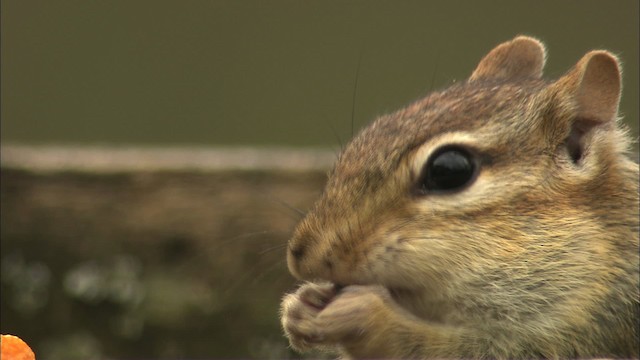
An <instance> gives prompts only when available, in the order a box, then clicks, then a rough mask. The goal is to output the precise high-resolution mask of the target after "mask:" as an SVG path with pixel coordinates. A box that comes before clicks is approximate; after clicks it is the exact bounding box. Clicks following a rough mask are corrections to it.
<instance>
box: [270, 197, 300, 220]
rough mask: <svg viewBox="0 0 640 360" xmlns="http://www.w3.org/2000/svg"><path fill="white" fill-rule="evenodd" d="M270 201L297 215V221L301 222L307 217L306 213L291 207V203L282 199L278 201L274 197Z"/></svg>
mask: <svg viewBox="0 0 640 360" xmlns="http://www.w3.org/2000/svg"><path fill="white" fill-rule="evenodd" d="M269 200H270V201H272V202H274V203H276V204H279V205H281V206H283V207H285V208H286V209H288V210H291V212H293V213H294V215H297V217H295V219H296V220H300V219H302V218H303V217H304V216H305V215H306V212H304V211H302V210H300V209H298V208H297V207H295V206H293V205H291V204H289V203H287V202H285V201H282V200H280V199H276V198H273V197H269Z"/></svg>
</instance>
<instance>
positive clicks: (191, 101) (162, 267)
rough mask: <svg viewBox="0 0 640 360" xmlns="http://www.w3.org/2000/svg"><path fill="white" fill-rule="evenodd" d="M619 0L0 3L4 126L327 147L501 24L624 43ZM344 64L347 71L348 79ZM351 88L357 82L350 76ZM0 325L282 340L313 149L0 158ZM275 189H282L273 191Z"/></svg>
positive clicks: (574, 42)
mask: <svg viewBox="0 0 640 360" xmlns="http://www.w3.org/2000/svg"><path fill="white" fill-rule="evenodd" d="M639 10H640V9H639V2H638V1H637V0H617V1H605V0H597V1H594V0H589V1H586V0H581V1H577V0H573V1H569V0H564V1H558V0H542V1H540V0H538V1H533V0H530V1H505V0H493V1H462V0H447V1H445V0H440V1H389V0H385V1H382V0H368V1H365V0H362V1H299V0H296V1H293V0H272V1H258V0H253V1H249V0H238V1H232V0H229V1H198V0H187V1H168V0H155V1H136V0H126V1H125V0H111V1H106V0H105V1H86V0H84V1H69V0H58V1H39V0H38V1H35V0H33V1H30V0H29V1H27V0H3V1H2V3H1V16H2V19H1V20H2V22H1V26H2V28H1V46H2V54H1V70H2V78H1V82H2V84H1V116H2V118H1V129H0V130H1V133H0V135H1V137H0V140H1V141H2V143H3V145H4V144H9V143H14V144H15V143H21V144H35V145H38V144H63V145H64V144H70V145H95V144H106V145H113V146H128V145H132V146H160V147H168V146H180V145H195V146H234V145H243V146H244V145H249V146H298V147H335V146H336V145H338V144H339V143H340V142H345V141H346V140H348V139H349V138H350V137H351V135H352V118H353V122H354V124H353V127H354V128H355V129H358V128H360V127H362V126H363V125H365V124H366V123H368V122H369V121H370V120H372V119H373V118H374V117H375V116H377V115H380V114H383V113H386V112H389V111H393V110H395V109H397V108H399V107H401V106H403V105H405V104H408V103H409V102H411V101H413V100H415V99H417V98H419V97H421V96H423V95H425V94H426V93H428V92H429V91H430V90H432V89H438V88H443V87H446V86H447V85H448V84H450V83H451V82H453V81H461V80H464V79H465V78H466V77H467V76H468V75H469V74H470V72H471V71H472V69H473V68H474V67H475V65H476V64H477V62H478V61H479V59H480V58H481V57H482V56H483V55H484V54H486V52H487V51H489V50H490V49H491V48H492V47H493V46H495V45H496V44H498V43H500V42H502V41H505V40H508V39H511V38H513V37H514V36H515V35H517V34H528V35H532V36H536V37H539V38H540V39H541V40H543V41H544V42H545V43H546V44H547V47H548V61H547V66H546V77H548V78H554V77H557V76H559V75H561V74H562V73H564V72H565V71H566V70H567V69H569V68H570V67H571V66H572V65H573V64H575V63H576V62H577V61H578V59H580V57H581V56H582V55H583V54H584V53H585V52H587V51H589V50H591V49H596V48H597V49H609V50H611V51H613V52H615V53H616V54H618V55H619V56H620V58H621V59H622V61H623V62H624V69H625V73H624V91H623V99H622V104H621V111H622V113H623V115H624V116H625V121H626V122H627V123H628V124H629V125H630V127H631V128H632V131H633V133H632V134H633V136H634V138H635V137H637V134H638V67H639V64H638V42H639V30H638V29H639V21H638V17H639V15H638V14H639ZM356 77H357V78H358V79H357V89H356ZM355 90H357V91H356V94H355V95H356V96H355V98H354V91H355ZM0 175H1V177H2V179H1V182H0V185H1V194H0V195H1V198H0V206H1V207H2V209H1V211H0V212H1V214H2V216H1V224H0V225H1V226H0V231H1V239H2V243H1V247H2V249H1V250H2V253H1V254H2V268H1V275H2V292H1V294H2V295H1V296H2V297H1V310H2V314H1V315H2V317H1V322H0V330H1V331H2V333H14V334H17V335H21V336H22V337H23V338H25V340H27V341H28V342H29V343H30V344H32V345H33V347H34V350H35V351H36V354H38V357H39V358H42V359H53V360H55V359H66V360H73V359H83V360H84V359H140V358H146V359H149V358H166V359H177V358H190V359H193V358H198V359H209V358H288V357H295V356H297V355H296V354H294V353H293V352H291V351H290V350H288V349H287V348H286V345H287V344H286V340H285V339H284V338H283V336H282V335H281V330H280V328H279V321H278V314H277V312H278V304H279V301H280V297H281V296H282V294H283V293H284V292H286V291H290V290H291V289H292V288H293V286H294V284H295V281H294V279H293V278H292V277H291V276H290V275H288V274H287V270H286V264H285V261H284V246H285V243H286V240H287V238H288V236H289V234H290V232H291V230H292V228H293V226H294V225H295V223H296V221H297V219H298V217H299V215H297V214H295V211H292V210H291V209H288V208H287V207H288V206H292V207H295V208H300V209H303V210H304V209H306V208H307V207H308V206H310V204H311V203H312V201H313V200H314V199H315V198H316V197H317V196H318V193H319V192H320V190H321V188H322V185H323V182H324V179H325V177H324V171H320V170H318V171H308V172H306V173H295V172H293V173H287V172H269V171H263V170H262V171H240V172H238V171H229V172H208V173H207V172H202V173H199V172H195V173H194V172H189V171H177V172H167V173H150V172H144V171H142V172H123V173H114V174H97V173H95V174H94V173H82V172H79V173H73V172H61V173H55V172H54V173H33V172H29V171H23V170H19V169H13V168H7V167H6V166H3V168H2V172H1V174H0ZM283 204H286V205H283Z"/></svg>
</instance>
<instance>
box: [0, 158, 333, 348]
mask: <svg viewBox="0 0 640 360" xmlns="http://www.w3.org/2000/svg"><path fill="white" fill-rule="evenodd" d="M3 151H4V150H3ZM5 160H6V157H5V156H4V155H3V162H2V164H3V167H2V171H1V187H0V190H1V198H0V205H1V212H2V213H1V214H2V216H1V229H2V230H1V239H2V243H1V244H2V246H1V250H2V252H1V265H2V267H1V275H2V276H1V280H2V288H1V291H2V292H1V294H2V298H1V299H2V302H1V311H2V321H1V323H0V325H1V332H2V333H11V334H16V335H19V336H20V337H22V338H23V339H24V340H25V341H27V342H28V343H29V344H30V345H31V346H32V348H33V349H34V351H35V352H36V356H37V357H38V358H39V359H46V360H49V359H51V360H55V359H67V360H71V359H105V358H108V359H142V358H144V359H151V358H171V359H177V358H185V359H186V358H189V359H196V358H197V359H212V358H287V357H292V356H296V355H295V354H293V353H291V352H290V351H289V350H288V349H287V342H286V339H285V338H284V337H283V336H282V335H281V330H280V325H279V320H278V306H279V301H280V298H281V297H282V295H283V293H284V292H286V291H289V290H291V289H292V288H293V287H294V284H295V281H294V279H293V278H292V277H291V276H290V275H289V274H288V272H287V269H286V261H285V244H286V240H287V238H288V236H289V234H290V232H291V230H292V228H293V226H294V225H295V223H296V220H297V219H298V218H299V217H300V214H299V213H297V212H296V211H295V210H293V209H292V208H289V207H288V206H291V207H295V208H299V209H306V208H308V206H309V205H310V204H311V203H312V201H313V199H315V197H317V195H318V194H319V191H320V190H321V188H322V185H323V182H324V179H325V175H324V171H323V170H320V169H318V170H304V171H286V170H282V169H281V170H274V171H269V170H268V169H258V170H228V171H225V170H222V169H221V170H211V169H209V170H205V171H202V170H200V171H199V170H188V169H185V170H175V169H174V170H167V169H164V170H162V169H155V170H153V169H152V170H146V171H143V170H141V171H133V170H127V171H117V169H115V170H113V171H109V172H96V171H93V172H91V171H86V170H78V169H68V168H67V169H65V168H64V167H61V168H60V169H58V170H53V168H55V166H54V167H53V168H52V169H47V170H46V171H43V170H42V169H40V170H38V169H37V168H32V169H27V168H16V167H12V166H7V165H6V164H7V161H5Z"/></svg>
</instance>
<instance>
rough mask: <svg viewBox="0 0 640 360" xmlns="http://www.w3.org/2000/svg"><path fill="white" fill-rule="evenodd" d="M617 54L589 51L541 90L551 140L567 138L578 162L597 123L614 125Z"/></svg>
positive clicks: (618, 79) (617, 92)
mask: <svg viewBox="0 0 640 360" xmlns="http://www.w3.org/2000/svg"><path fill="white" fill-rule="evenodd" d="M621 82H622V80H621V70H620V63H619V61H618V58H616V56H615V55H613V54H611V53H610V52H608V51H604V50H596V51H591V52H588V53H587V54H586V55H584V56H583V57H582V59H580V61H578V63H577V64H576V65H575V66H574V67H573V68H572V69H571V70H570V71H569V72H568V73H567V74H565V75H564V76H563V77H561V78H560V79H558V80H557V81H556V82H554V83H552V84H551V85H550V86H549V87H548V88H547V89H546V90H545V91H544V92H543V94H542V98H539V99H540V100H543V103H546V104H547V105H545V107H546V108H547V110H546V111H545V113H546V114H547V115H546V116H545V117H544V119H543V128H544V132H545V134H546V137H547V139H548V140H551V141H552V142H556V143H558V142H561V141H564V143H565V144H566V146H567V148H568V150H569V153H570V154H571V157H572V160H573V161H574V162H578V161H579V160H580V159H581V158H582V156H583V153H584V150H585V149H586V148H587V147H588V145H589V144H588V141H587V140H585V139H588V138H589V136H588V135H589V134H590V133H591V132H592V130H593V129H594V128H596V127H599V128H614V127H615V123H616V120H617V116H618V105H619V103H620V95H621V90H622V89H621V86H622V84H621Z"/></svg>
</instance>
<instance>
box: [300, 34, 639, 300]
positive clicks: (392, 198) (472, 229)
mask: <svg viewBox="0 0 640 360" xmlns="http://www.w3.org/2000/svg"><path fill="white" fill-rule="evenodd" d="M544 63H545V48H544V46H543V44H542V43H540V42H539V41H538V40H536V39H533V38H530V37H525V36H519V37H516V38H515V39H513V40H511V41H509V42H506V43H503V44H501V45H499V46H497V47H496V48H494V49H493V50H492V51H491V52H489V54H487V55H486V56H485V57H484V58H483V59H482V60H481V61H480V63H479V65H478V66H477V68H476V69H475V71H474V72H473V73H472V75H471V77H470V78H469V79H468V80H467V81H466V82H464V83H460V84H457V85H454V86H452V87H450V88H448V89H445V90H443V91H440V92H436V93H432V94H430V95H428V96H427V97H426V98H424V99H421V100H419V101H417V102H415V103H413V104H411V105H409V106H408V107H406V108H404V109H401V110H399V111H397V112H395V113H393V114H390V115H386V116H382V117H380V118H378V119H377V120H376V121H374V122H373V123H372V124H371V125H369V126H368V127H367V128H365V129H364V130H362V131H361V132H360V133H359V134H358V136H357V137H356V138H355V139H353V141H352V142H351V143H350V144H349V145H348V146H347V147H346V148H345V149H344V151H343V152H342V154H341V155H340V157H339V159H338V161H337V163H336V165H335V167H334V169H333V170H332V172H331V173H330V175H329V180H328V183H327V185H326V188H325V191H324V193H323V195H322V197H321V199H320V200H319V201H318V202H317V203H316V204H315V206H314V207H313V208H312V209H311V210H310V212H309V213H308V214H307V216H306V217H305V218H304V219H303V220H302V221H301V222H300V224H299V225H298V227H297V229H296V230H295V233H294V236H293V237H292V239H291V240H290V242H289V247H288V264H289V269H290V271H291V272H292V273H293V274H294V275H295V276H296V277H298V278H300V279H306V280H317V279H323V280H327V281H331V282H334V283H337V284H343V285H348V284H381V285H384V286H387V287H390V288H398V289H417V288H420V289H431V290H433V291H434V292H440V293H443V294H444V293H445V292H447V291H455V290H454V288H455V287H456V286H463V285H464V286H467V287H468V286H470V284H474V282H475V283H476V285H477V286H479V287H486V286H488V285H487V284H488V283H492V281H497V280H495V279H491V277H492V276H495V277H496V279H497V278H498V277H499V273H501V272H506V271H511V272H513V273H514V275H513V276H512V277H511V279H517V278H519V277H522V278H526V277H527V276H528V275H529V273H530V272H532V271H533V270H531V269H533V268H534V267H538V265H539V267H540V271H547V270H548V271H550V273H549V276H556V275H557V274H554V273H552V270H553V269H555V268H556V267H558V268H560V267H567V266H573V265H575V266H578V265H579V263H582V262H585V261H587V260H588V259H589V258H590V257H593V256H597V254H593V253H591V250H589V251H584V252H579V253H578V254H571V253H568V252H567V251H561V250H559V248H558V246H564V245H567V246H569V245H570V246H574V245H575V246H579V243H580V241H587V240H584V239H587V238H588V239H592V238H593V236H590V235H592V234H593V233H598V232H603V233H604V232H606V231H607V230H606V229H605V228H607V227H608V225H607V224H604V223H603V222H600V217H601V216H602V215H601V214H600V213H599V212H598V211H599V210H597V209H596V208H595V206H594V204H596V203H603V202H606V203H607V204H608V205H606V206H605V208H607V209H608V210H607V211H608V212H616V211H628V209H624V208H620V206H618V205H617V204H620V203H621V202H622V200H621V198H625V196H627V195H626V193H625V190H623V189H621V188H619V183H620V179H618V177H619V175H617V172H616V170H615V169H617V168H621V167H625V166H627V165H624V164H621V163H620V160H619V159H620V158H621V155H622V153H623V152H624V151H626V142H625V138H624V133H623V132H622V131H620V130H619V129H618V127H617V124H616V120H617V111H618V103H619V99H620V87H621V80H620V69H619V63H618V60H617V59H616V57H615V56H614V55H612V54H610V53H608V52H606V51H592V52H589V53H587V54H586V55H585V56H584V57H583V58H582V59H581V60H580V61H579V62H578V63H577V64H576V65H575V66H574V67H573V69H571V70H570V71H569V72H568V73H566V74H565V75H564V76H562V77H561V78H560V79H558V80H556V81H553V82H548V81H544V80H542V79H541V77H542V69H543V66H544ZM636 196H637V195H636ZM603 197H605V198H603ZM627 203H628V202H627ZM598 208H601V207H598ZM614 225H615V224H614ZM614 225H611V226H614ZM574 243H575V244H574ZM603 246H607V245H603ZM536 256H538V257H539V258H536ZM571 257H573V258H572V259H569V258H571ZM536 262H546V263H545V264H540V263H538V264H536ZM507 268H509V270H507ZM494 285H495V283H494ZM495 286H498V285H495ZM531 286H534V285H531Z"/></svg>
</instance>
